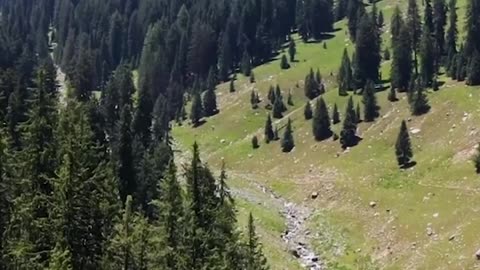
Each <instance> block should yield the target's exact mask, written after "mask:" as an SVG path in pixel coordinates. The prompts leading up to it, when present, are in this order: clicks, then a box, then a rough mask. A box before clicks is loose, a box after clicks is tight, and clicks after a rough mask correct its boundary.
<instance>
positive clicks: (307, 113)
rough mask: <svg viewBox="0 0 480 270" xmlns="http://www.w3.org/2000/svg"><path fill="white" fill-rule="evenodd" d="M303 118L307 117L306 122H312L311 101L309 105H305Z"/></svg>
mask: <svg viewBox="0 0 480 270" xmlns="http://www.w3.org/2000/svg"><path fill="white" fill-rule="evenodd" d="M303 116H304V117H305V120H310V119H312V117H313V112H312V106H311V105H310V102H309V101H307V104H305V109H304V110H303Z"/></svg>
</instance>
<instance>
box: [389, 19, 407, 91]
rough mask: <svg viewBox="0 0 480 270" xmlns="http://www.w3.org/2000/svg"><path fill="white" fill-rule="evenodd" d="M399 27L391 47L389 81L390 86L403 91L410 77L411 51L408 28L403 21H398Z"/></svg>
mask: <svg viewBox="0 0 480 270" xmlns="http://www.w3.org/2000/svg"><path fill="white" fill-rule="evenodd" d="M399 27H400V29H399V33H398V35H399V36H398V37H397V38H396V42H395V43H394V47H393V60H392V67H391V80H392V82H391V83H392V88H394V89H398V91H400V92H404V91H406V90H408V83H409V82H410V79H411V77H412V53H411V49H410V48H411V47H410V42H409V35H410V34H409V32H408V31H409V29H408V28H407V26H406V25H405V24H404V23H403V21H400V25H399ZM394 38H395V36H394Z"/></svg>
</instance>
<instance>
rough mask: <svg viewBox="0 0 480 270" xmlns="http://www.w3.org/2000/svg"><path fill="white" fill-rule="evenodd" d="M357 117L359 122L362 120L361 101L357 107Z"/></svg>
mask: <svg viewBox="0 0 480 270" xmlns="http://www.w3.org/2000/svg"><path fill="white" fill-rule="evenodd" d="M355 118H356V120H357V123H361V122H362V113H361V110H360V103H357V108H356V109H355Z"/></svg>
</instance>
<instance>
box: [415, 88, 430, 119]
mask: <svg viewBox="0 0 480 270" xmlns="http://www.w3.org/2000/svg"><path fill="white" fill-rule="evenodd" d="M413 91H414V96H413V100H412V101H411V103H410V108H411V111H412V114H413V115H422V114H425V113H427V112H428V111H429V110H430V105H428V98H427V96H426V95H425V93H424V91H425V90H424V87H423V84H422V82H420V81H419V80H417V82H416V83H415V89H414V90H413Z"/></svg>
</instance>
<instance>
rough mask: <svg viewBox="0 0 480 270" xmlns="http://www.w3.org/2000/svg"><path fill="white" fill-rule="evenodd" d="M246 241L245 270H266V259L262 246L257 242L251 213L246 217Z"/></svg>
mask: <svg viewBox="0 0 480 270" xmlns="http://www.w3.org/2000/svg"><path fill="white" fill-rule="evenodd" d="M247 235H248V239H247V243H246V253H247V254H246V257H247V260H246V266H245V267H246V268H245V269H248V270H254V269H255V270H268V269H269V268H268V266H267V259H266V258H265V256H264V255H263V251H262V246H261V245H260V244H259V242H258V237H257V234H256V232H255V225H254V223H253V216H252V213H250V215H249V216H248V231H247Z"/></svg>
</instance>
